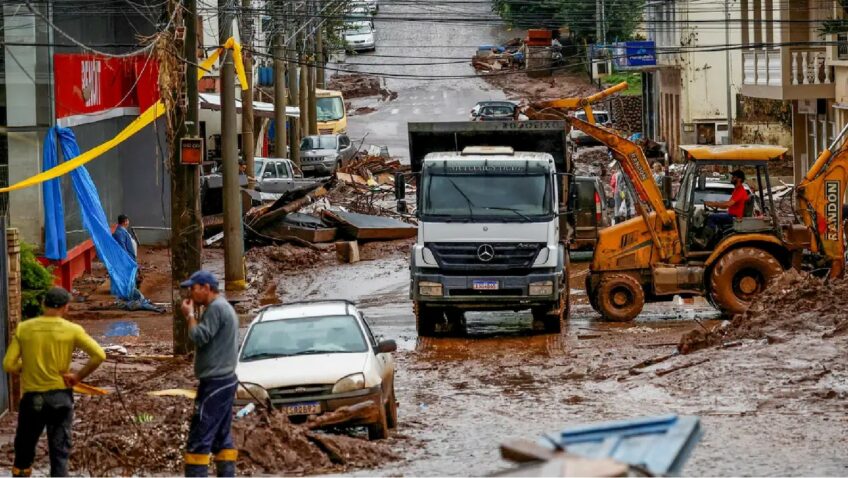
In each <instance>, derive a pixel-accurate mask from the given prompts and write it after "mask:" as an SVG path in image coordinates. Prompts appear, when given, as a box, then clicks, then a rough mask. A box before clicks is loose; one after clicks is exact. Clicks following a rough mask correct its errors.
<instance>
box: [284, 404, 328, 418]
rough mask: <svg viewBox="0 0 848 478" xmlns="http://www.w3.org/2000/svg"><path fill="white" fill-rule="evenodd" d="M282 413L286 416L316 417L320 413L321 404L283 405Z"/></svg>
mask: <svg viewBox="0 0 848 478" xmlns="http://www.w3.org/2000/svg"><path fill="white" fill-rule="evenodd" d="M283 412H284V413H285V414H286V415H316V414H318V413H321V404H320V403H318V402H305V403H295V404H294V405H285V406H284V407H283Z"/></svg>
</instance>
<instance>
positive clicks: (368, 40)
mask: <svg viewBox="0 0 848 478" xmlns="http://www.w3.org/2000/svg"><path fill="white" fill-rule="evenodd" d="M344 41H345V45H346V47H347V49H348V50H353V51H363V50H376V49H377V45H376V42H375V40H374V27H373V26H372V25H371V22H353V23H345V26H344Z"/></svg>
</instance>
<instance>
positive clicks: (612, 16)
mask: <svg viewBox="0 0 848 478" xmlns="http://www.w3.org/2000/svg"><path fill="white" fill-rule="evenodd" d="M604 5H605V6H604V14H605V16H606V34H607V35H606V37H607V41H608V42H613V41H624V40H631V39H633V38H634V32H635V31H636V28H637V27H638V26H639V23H640V22H641V21H642V12H643V11H644V6H645V0H606V2H605V4H604ZM595 9H596V2H590V1H582V2H576V1H574V0H531V1H528V0H493V2H492V10H493V11H494V12H495V13H497V14H498V15H500V17H501V18H503V19H504V20H505V21H506V22H507V23H508V24H509V25H511V26H513V27H519V28H561V27H563V26H565V27H568V30H569V31H570V32H571V34H572V38H573V39H574V41H575V42H577V43H583V42H584V41H585V42H586V43H593V42H600V41H601V38H602V35H600V34H599V32H597V31H596V30H597V24H596V21H595Z"/></svg>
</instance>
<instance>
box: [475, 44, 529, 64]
mask: <svg viewBox="0 0 848 478" xmlns="http://www.w3.org/2000/svg"><path fill="white" fill-rule="evenodd" d="M523 64H524V53H523V52H522V51H521V39H520V38H515V39H513V40H510V41H508V42H506V43H504V44H503V45H484V46H481V47H479V48H478V49H477V52H476V53H475V54H474V56H473V57H472V58H471V65H472V66H473V67H474V69H475V70H477V71H483V72H492V71H502V70H517V69H520V68H521V67H522V65H523Z"/></svg>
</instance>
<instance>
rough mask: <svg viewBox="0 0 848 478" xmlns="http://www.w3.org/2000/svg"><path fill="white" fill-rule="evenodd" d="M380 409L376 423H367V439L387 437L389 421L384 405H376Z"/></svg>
mask: <svg viewBox="0 0 848 478" xmlns="http://www.w3.org/2000/svg"><path fill="white" fill-rule="evenodd" d="M377 408H379V409H380V417H379V418H378V419H377V422H376V423H373V424H371V425H368V439H369V440H372V441H373V440H383V439H385V438H389V422H388V417H387V416H386V407H383V406H381V407H377Z"/></svg>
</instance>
